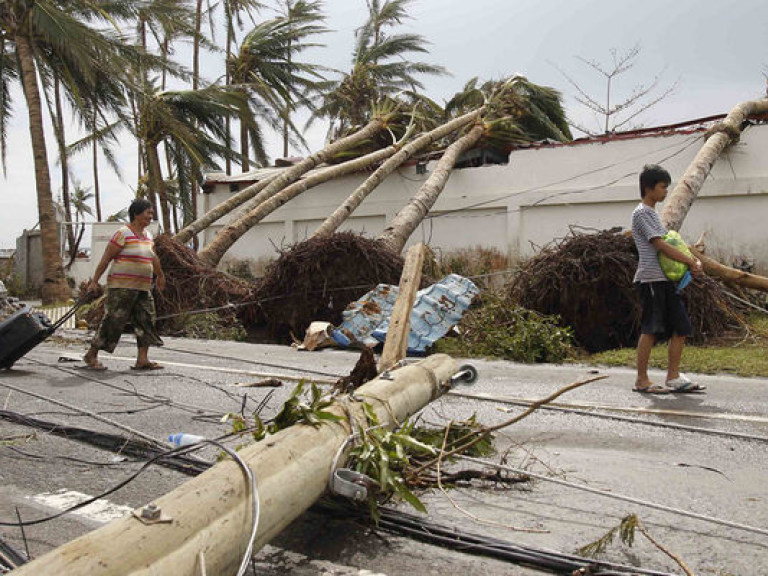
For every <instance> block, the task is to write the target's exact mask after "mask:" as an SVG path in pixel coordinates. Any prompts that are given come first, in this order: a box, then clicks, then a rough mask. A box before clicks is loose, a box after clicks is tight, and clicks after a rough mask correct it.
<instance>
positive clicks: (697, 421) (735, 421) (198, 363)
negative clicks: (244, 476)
mask: <svg viewBox="0 0 768 576" xmlns="http://www.w3.org/2000/svg"><path fill="white" fill-rule="evenodd" d="M132 346H133V345H132V342H131V338H130V337H126V338H125V339H124V341H123V343H122V344H121V346H120V347H119V348H118V350H117V351H116V352H115V354H114V355H113V356H109V355H104V356H103V358H102V359H103V361H104V363H105V364H106V365H107V366H108V367H109V370H108V371H106V372H90V371H83V370H80V369H77V368H76V366H77V365H78V364H79V363H78V362H60V361H59V359H60V358H61V357H71V358H77V357H79V356H80V355H81V354H82V352H83V351H84V349H85V340H84V336H82V335H80V334H79V333H77V332H65V333H64V337H63V338H60V337H56V338H55V339H52V340H49V341H48V342H46V343H45V344H43V345H42V346H39V347H38V348H36V349H35V350H34V351H33V352H31V353H30V354H29V355H28V356H27V357H26V358H24V359H22V360H21V361H20V362H19V363H18V364H17V365H16V367H15V368H14V369H13V370H12V371H9V372H0V409H2V410H5V411H9V412H15V413H20V414H24V415H27V416H33V417H35V418H39V419H43V420H48V421H53V422H57V423H61V424H68V425H72V426H80V427H83V428H87V429H90V430H96V431H100V432H105V433H112V434H121V435H126V436H130V435H131V434H132V433H133V434H139V435H144V436H146V437H151V438H154V439H157V440H160V441H162V440H164V439H166V438H167V436H168V435H169V434H172V433H176V432H187V433H192V434H198V435H202V436H206V437H209V438H215V437H219V436H221V435H222V434H225V433H227V432H229V431H230V429H231V428H230V426H229V425H228V424H223V423H221V421H220V420H221V418H222V416H223V415H224V414H226V413H228V412H235V413H239V412H241V410H242V409H243V406H245V411H246V413H248V412H252V411H253V410H256V409H257V408H258V407H260V406H261V409H262V414H263V415H264V416H266V417H269V416H270V415H273V414H274V413H275V412H276V410H277V409H278V408H279V407H280V405H281V404H282V402H283V401H284V400H285V398H286V397H287V396H288V394H289V393H290V391H291V389H292V383H291V382H290V379H291V378H293V379H298V378H302V377H310V378H311V377H315V378H318V379H320V380H322V381H330V380H334V379H335V378H336V377H337V376H340V375H345V374H348V373H349V371H350V370H351V368H352V366H353V365H354V363H355V361H356V360H357V356H358V355H357V353H354V352H346V351H340V350H323V351H318V352H297V351H295V350H293V349H291V348H289V347H280V346H268V345H255V344H245V343H233V342H218V341H200V340H186V339H173V338H169V339H167V340H166V347H165V348H163V349H159V350H153V351H152V358H153V359H154V360H157V361H160V362H162V363H164V364H165V365H166V369H165V370H163V371H157V372H136V371H132V370H130V369H129V366H130V365H131V364H132V363H133V362H132V361H133V355H134V348H133V347H132ZM473 364H474V365H476V366H477V368H478V370H479V373H480V378H479V380H478V381H477V382H476V383H475V384H473V385H472V386H465V387H459V388H456V389H455V390H454V393H453V394H450V395H448V396H444V397H442V398H440V399H438V400H437V401H435V402H433V403H432V404H431V405H430V406H429V407H428V408H427V409H426V410H425V411H424V412H423V413H422V415H421V418H422V420H423V421H424V422H427V423H434V424H440V425H444V424H445V423H446V422H447V421H448V420H460V419H465V418H468V417H469V416H471V415H473V414H475V415H476V416H477V418H478V420H479V421H481V422H482V423H484V424H488V425H490V424H496V423H500V422H503V421H505V420H507V419H509V418H511V417H513V416H515V415H516V414H519V413H521V412H522V411H523V410H525V404H526V402H530V401H534V400H537V399H540V398H543V397H545V396H547V395H549V394H551V393H552V392H554V391H555V390H557V389H559V388H561V387H563V386H565V385H566V384H569V383H571V382H574V381H576V380H579V379H582V378H585V377H590V376H594V375H595V374H594V372H595V368H591V367H585V366H576V365H566V366H552V365H536V366H530V365H521V364H515V363H510V362H502V361H473ZM275 374H277V375H280V376H281V378H282V379H283V381H284V382H286V385H285V386H283V387H281V388H274V389H269V388H254V387H242V386H238V385H237V384H242V383H252V382H256V381H258V380H262V379H263V378H266V377H269V376H270V375H275ZM599 375H607V376H608V377H607V378H606V379H603V380H600V381H597V382H593V383H590V384H587V385H585V386H583V387H581V388H578V389H576V390H573V391H571V392H569V393H567V394H566V395H564V396H562V397H561V398H559V399H558V403H559V404H558V405H557V406H555V407H553V408H551V409H542V410H539V411H537V412H535V413H534V414H532V415H531V416H530V417H528V418H526V419H525V420H522V421H521V422H519V423H517V424H515V425H514V426H512V427H509V428H507V429H505V430H504V431H502V432H501V433H499V435H498V436H497V438H496V448H497V454H496V455H495V456H494V457H493V460H494V461H496V462H499V461H500V459H502V457H503V461H504V462H506V464H507V465H509V466H511V467H514V468H524V469H526V470H528V471H530V472H534V473H537V474H540V475H542V476H544V477H546V478H554V479H558V480H564V481H566V482H571V483H576V484H579V485H584V486H587V487H589V488H591V489H596V490H600V491H605V492H608V493H610V494H613V495H623V496H628V497H632V498H634V499H637V500H638V501H644V502H647V503H652V504H656V505H659V506H662V507H668V508H674V509H678V510H681V511H688V512H692V513H695V514H699V515H704V516H708V517H714V518H717V519H721V520H723V521H725V522H726V523H730V524H731V525H730V526H728V525H723V524H717V523H714V522H712V521H706V520H702V519H697V518H693V517H690V516H686V515H683V514H680V513H675V512H670V511H664V510H660V509H657V508H653V507H649V506H647V505H645V504H641V503H637V502H628V501H625V500H617V499H614V498H609V497H607V496H606V495H604V494H595V493H589V492H584V491H580V490H576V489H574V488H573V487H569V486H564V485H561V484H555V483H552V482H549V481H547V480H545V479H541V480H536V481H534V482H532V483H529V484H523V485H516V486H513V487H502V486H487V485H486V486H483V485H480V484H473V485H472V486H471V487H465V488H460V489H455V490H451V491H449V494H450V497H451V499H448V498H447V497H446V495H445V494H443V493H442V492H440V491H439V490H434V491H430V492H427V493H426V494H423V495H422V499H423V501H424V502H425V504H426V505H427V508H428V510H429V516H428V519H429V521H431V522H435V523H438V524H441V525H444V526H448V527H455V528H456V529H458V530H464V531H467V532H472V533H475V534H480V535H484V536H486V537H490V538H496V539H501V540H504V541H507V542H512V543H517V544H525V545H530V546H535V547H540V548H547V549H552V550H558V551H562V552H567V553H573V552H574V551H575V550H576V549H577V548H579V547H580V546H583V545H585V544H587V543H589V542H592V541H594V540H596V539H597V538H599V537H601V536H602V535H603V534H605V533H606V532H607V531H608V530H610V529H611V528H613V527H614V526H616V525H617V524H618V523H619V521H620V520H621V518H623V517H624V516H626V515H627V514H631V513H635V514H637V515H638V516H639V517H640V518H641V520H642V521H643V523H644V524H645V526H646V527H647V529H648V531H649V533H650V534H651V535H652V536H653V537H654V538H655V539H656V540H657V541H658V542H659V543H660V544H661V545H662V546H663V547H664V548H666V549H668V550H669V551H671V552H673V553H674V554H676V555H677V556H678V557H680V558H681V559H683V560H684V561H685V563H686V564H687V565H688V566H689V567H690V569H691V570H692V571H693V572H694V573H695V574H702V575H715V576H726V575H729V574H730V575H737V574H739V575H741V574H744V575H760V574H766V575H768V487H767V484H768V482H767V481H768V382H766V381H765V380H759V379H740V378H734V377H732V376H698V377H697V381H699V382H701V383H703V384H706V385H707V386H708V390H707V393H706V394H701V395H693V394H689V395H684V396H683V395H674V396H673V395H670V396H664V397H659V396H646V395H640V394H637V393H633V392H631V390H630V389H631V384H632V381H633V375H632V373H631V371H629V370H625V369H603V368H600V369H599ZM30 393H32V394H37V395H38V396H37V397H35V396H32V395H30ZM51 400H55V401H57V402H59V404H55V403H52V402H51ZM89 413H90V414H89ZM94 415H98V416H99V419H96V418H95V417H94ZM215 456H216V454H215V450H213V449H206V450H205V451H203V453H202V454H201V457H204V458H207V459H214V458H215ZM141 464H142V463H141V462H139V461H135V460H133V459H127V460H126V459H123V458H119V457H116V455H115V454H114V453H111V452H108V451H105V450H102V449H99V448H95V447H92V446H88V445H86V444H84V443H82V442H78V441H75V440H72V439H69V438H62V437H59V436H55V435H51V434H47V433H42V432H40V431H36V430H35V429H34V428H32V427H29V426H25V425H21V424H15V423H10V422H8V421H7V420H4V419H2V418H0V522H5V523H13V522H15V521H16V510H17V509H18V513H19V515H20V516H21V518H22V519H23V520H25V521H30V520H34V519H37V518H41V517H44V516H47V515H50V514H53V513H55V512H58V511H60V510H61V509H63V508H65V507H66V506H67V505H71V503H73V502H75V501H76V499H77V498H78V496H77V493H79V494H86V495H98V494H101V493H102V492H104V491H106V490H108V489H110V488H111V487H113V486H115V485H116V484H117V483H119V482H120V481H122V480H123V479H125V478H126V477H127V476H128V475H129V474H131V473H132V472H134V471H136V470H138V469H139V468H140V467H141ZM463 465H464V466H467V467H472V468H478V465H476V464H470V463H464V464H463ZM188 478H189V477H188V476H186V475H184V474H182V473H180V472H176V471H174V470H169V469H166V468H161V467H158V466H151V467H149V468H148V469H147V470H146V471H145V472H144V473H142V474H141V475H140V476H139V477H138V478H137V479H136V480H134V481H132V482H130V483H129V484H128V485H126V486H125V487H124V488H122V489H120V490H118V491H116V492H113V493H111V494H109V495H108V496H106V497H105V499H104V500H105V502H103V503H102V504H101V506H100V507H99V509H98V510H92V509H88V510H84V511H82V512H81V513H78V514H68V515H65V516H63V517H61V518H58V519H56V520H52V521H48V522H44V523H41V524H37V525H34V526H29V527H27V528H26V529H25V535H24V536H25V538H26V545H27V546H28V547H29V551H30V553H31V554H32V556H35V557H36V556H40V555H42V554H43V553H45V552H47V551H48V550H50V549H52V548H54V547H56V546H58V545H60V544H62V543H65V542H67V541H69V540H71V539H73V538H75V537H77V536H79V535H81V534H84V533H86V532H88V531H90V530H93V529H94V528H97V527H98V526H101V525H103V523H104V522H106V521H108V520H109V519H110V518H114V517H118V516H120V515H123V514H125V513H126V512H128V511H130V510H131V509H133V508H136V507H139V506H141V505H144V504H146V503H147V502H149V501H151V500H152V499H153V498H155V497H157V496H160V495H162V494H164V493H166V492H168V491H170V490H172V489H173V488H174V487H176V486H178V485H179V484H181V483H183V482H185V481H186V480H187V479H188ZM81 497H82V496H81ZM400 508H401V509H402V510H403V511H406V512H412V510H409V509H408V508H407V507H406V506H401V507H400ZM734 525H742V526H743V527H736V526H734ZM750 527H751V528H756V529H757V531H756V530H750ZM760 531H762V533H760ZM0 538H2V539H3V540H5V541H6V542H8V543H9V544H11V545H12V546H13V547H14V548H16V549H17V550H20V551H23V550H24V548H25V544H24V541H23V540H24V539H23V538H22V535H21V531H20V530H19V528H18V527H10V526H0ZM603 558H604V559H607V560H610V561H612V562H617V563H622V564H629V565H634V566H641V567H642V568H644V569H651V570H658V571H661V572H671V573H675V574H681V573H682V570H681V569H680V568H679V567H678V566H677V565H676V564H675V563H674V562H673V561H672V560H671V559H670V558H669V557H667V556H666V555H665V554H664V553H662V552H661V551H660V550H659V549H658V548H657V547H655V546H654V545H653V544H652V543H650V542H649V541H648V540H646V539H645V538H643V537H642V536H640V535H639V534H638V535H637V539H636V541H635V543H634V545H633V546H632V547H629V546H626V545H624V544H621V543H620V542H619V541H618V539H617V540H616V541H615V542H614V544H612V545H610V546H609V547H608V548H607V551H606V553H605V555H604V557H603ZM255 565H256V573H257V574H274V575H277V574H297V575H305V574H306V575H310V574H354V575H360V576H365V575H371V574H387V575H389V576H398V575H406V574H408V575H410V574H412V573H414V572H415V573H419V574H444V573H445V572H446V570H447V569H450V570H451V571H452V572H456V573H462V574H470V575H473V574H477V575H483V576H494V575H497V574H498V575H501V574H533V573H537V572H534V571H532V570H530V569H528V568H521V567H519V566H516V565H514V564H509V563H507V562H504V561H501V560H494V559H489V558H486V557H483V556H472V555H469V554H466V553H463V552H461V551H459V550H458V549H456V548H455V547H454V549H447V548H441V547H437V546H433V545H429V544H424V543H420V542H417V541H415V540H412V539H410V538H405V537H401V536H393V535H391V534H387V533H382V532H378V531H374V530H371V529H370V528H367V527H361V526H360V525H359V524H358V523H355V522H353V521H351V520H344V519H338V518H331V517H328V516H327V515H325V514H322V513H318V512H308V513H307V514H304V515H303V516H301V517H300V518H299V519H298V520H297V521H296V522H295V523H294V524H293V525H292V526H291V527H290V528H289V529H287V530H286V531H284V532H283V533H282V534H281V535H280V536H278V537H277V538H276V539H275V540H274V541H273V542H272V543H271V544H270V545H269V546H267V547H265V548H264V549H262V550H261V551H260V552H259V553H258V555H257V556H256V562H255Z"/></svg>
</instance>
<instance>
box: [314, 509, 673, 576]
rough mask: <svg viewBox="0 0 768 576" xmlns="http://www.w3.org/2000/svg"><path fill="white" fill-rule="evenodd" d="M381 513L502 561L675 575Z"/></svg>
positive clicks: (423, 536) (408, 531) (382, 523)
mask: <svg viewBox="0 0 768 576" xmlns="http://www.w3.org/2000/svg"><path fill="white" fill-rule="evenodd" d="M334 504H337V502H336V501H334ZM312 510H313V511H315V512H317V513H320V514H325V515H327V514H329V513H336V514H339V513H340V512H339V509H338V505H336V506H334V505H331V504H328V503H323V502H320V503H317V504H315V505H314V506H313V507H312ZM379 514H380V518H379V522H378V526H379V527H381V528H384V529H385V530H387V531H389V532H393V533H397V534H401V535H406V536H408V537H411V538H415V539H418V540H422V541H424V542H427V543H431V544H436V545H439V546H444V547H447V548H450V549H451V550H455V551H459V552H466V553H469V554H482V555H484V556H489V557H493V558H498V559H500V560H505V561H511V562H515V563H518V564H523V565H528V566H533V567H535V568H539V569H545V570H549V571H551V572H555V573H557V574H572V573H574V571H576V570H579V569H582V568H585V569H589V572H588V574H592V575H593V576H611V575H617V576H618V575H622V576H626V575H627V574H642V575H646V576H673V575H671V574H669V573H668V572H657V571H654V570H646V569H642V568H638V567H636V566H626V565H623V564H616V563H613V562H604V561H598V560H593V559H591V558H584V557H581V556H576V555H574V554H565V553H562V552H556V551H553V550H547V549H543V548H534V547H532V546H524V545H517V544H514V543H511V542H508V541H505V540H500V539H496V538H492V537H488V536H483V535H479V534H473V533H470V532H463V531H461V530H458V529H456V528H454V527H446V526H443V525H440V524H437V523H434V522H429V521H426V520H423V519H422V518H420V517H418V516H414V515H412V514H408V513H405V512H401V511H399V510H394V509H391V508H385V507H379ZM350 516H352V517H356V518H361V519H362V518H366V517H367V516H366V514H365V512H363V511H361V509H358V508H353V507H350V506H348V505H347V504H346V503H344V504H342V512H341V517H342V518H349V517H350Z"/></svg>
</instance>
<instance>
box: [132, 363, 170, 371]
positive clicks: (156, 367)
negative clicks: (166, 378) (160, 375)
mask: <svg viewBox="0 0 768 576" xmlns="http://www.w3.org/2000/svg"><path fill="white" fill-rule="evenodd" d="M131 370H165V366H161V365H160V364H158V363H157V362H147V363H146V364H142V365H141V366H139V365H138V364H135V365H134V366H131Z"/></svg>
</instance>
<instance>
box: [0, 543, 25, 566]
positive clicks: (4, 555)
mask: <svg viewBox="0 0 768 576" xmlns="http://www.w3.org/2000/svg"><path fill="white" fill-rule="evenodd" d="M27 562H28V560H27V559H26V558H24V556H22V555H21V553H19V552H17V551H16V550H15V549H14V548H13V547H12V546H11V545H10V544H8V543H7V542H5V541H4V540H3V539H2V538H0V568H5V569H6V570H7V571H8V572H10V571H11V570H13V569H14V568H18V567H19V566H21V565H22V564H26V563H27Z"/></svg>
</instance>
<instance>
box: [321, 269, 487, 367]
mask: <svg viewBox="0 0 768 576" xmlns="http://www.w3.org/2000/svg"><path fill="white" fill-rule="evenodd" d="M477 293H478V289H477V286H475V284H474V283H473V282H472V281H471V280H469V279H467V278H464V277H463V276H459V275H458V274H450V275H448V276H446V277H445V278H443V279H442V280H440V282H437V283H436V284H433V285H432V286H429V287H428V288H425V289H424V290H420V291H419V292H417V294H416V300H415V302H414V305H413V310H411V332H410V334H409V336H408V353H409V354H424V353H425V352H426V349H427V348H428V347H429V346H431V345H432V344H434V343H435V342H436V341H437V340H439V339H440V338H442V337H443V336H445V334H446V333H447V332H448V330H450V329H451V328H452V327H453V326H455V325H456V324H458V323H459V321H460V320H461V317H462V315H463V314H464V312H465V311H466V310H467V308H469V305H470V304H471V303H472V299H473V298H474V297H475V296H476V295H477ZM397 294H398V287H397V286H391V285H389V284H379V285H378V286H377V287H376V288H374V289H373V290H371V291H370V292H368V293H367V294H365V295H364V296H363V297H362V298H360V299H359V300H357V301H356V302H353V303H352V304H350V305H349V306H348V307H347V309H346V310H345V311H344V312H343V314H342V317H343V321H342V323H341V325H340V326H339V327H338V328H336V329H335V330H334V331H333V333H332V337H333V339H334V340H335V341H336V342H337V343H338V344H339V345H341V346H375V345H376V344H378V343H379V342H383V341H384V340H385V339H386V337H387V330H388V329H389V318H390V316H391V315H392V308H393V307H394V305H395V300H397Z"/></svg>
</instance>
